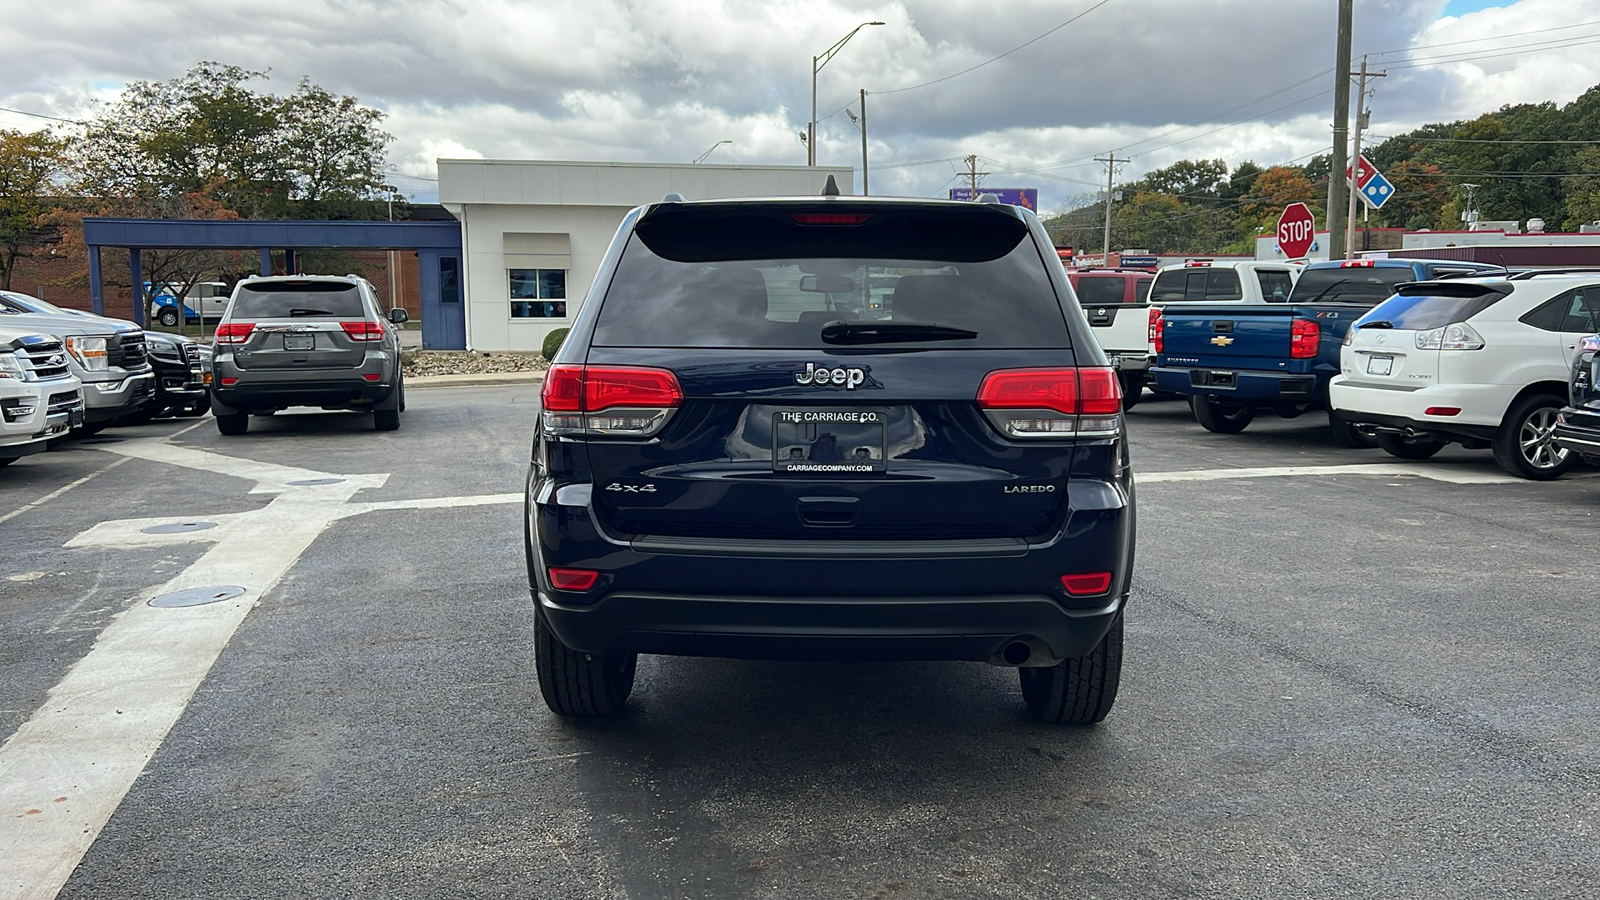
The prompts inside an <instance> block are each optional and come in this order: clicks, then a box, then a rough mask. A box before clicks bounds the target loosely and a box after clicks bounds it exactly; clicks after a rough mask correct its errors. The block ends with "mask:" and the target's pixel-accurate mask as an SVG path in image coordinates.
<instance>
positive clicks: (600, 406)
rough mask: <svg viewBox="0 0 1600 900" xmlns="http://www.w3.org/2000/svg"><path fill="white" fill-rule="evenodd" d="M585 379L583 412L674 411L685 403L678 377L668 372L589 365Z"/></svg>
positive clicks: (585, 370) (586, 368)
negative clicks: (620, 409)
mask: <svg viewBox="0 0 1600 900" xmlns="http://www.w3.org/2000/svg"><path fill="white" fill-rule="evenodd" d="M583 377H584V386H583V409H584V412H600V411H601V410H604V409H610V408H612V407H614V406H639V407H645V408H648V409H674V408H676V407H678V406H679V405H681V404H682V403H683V388H681V387H679V386H678V376H676V375H674V374H672V373H671V372H670V371H668V370H666V369H645V368H636V367H632V366H586V367H585V368H584V372H583Z"/></svg>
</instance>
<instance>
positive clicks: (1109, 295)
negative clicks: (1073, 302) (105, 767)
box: [1073, 275, 1128, 306]
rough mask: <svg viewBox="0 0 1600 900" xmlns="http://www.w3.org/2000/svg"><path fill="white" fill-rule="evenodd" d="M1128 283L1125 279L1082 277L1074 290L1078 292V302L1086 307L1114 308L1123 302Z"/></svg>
mask: <svg viewBox="0 0 1600 900" xmlns="http://www.w3.org/2000/svg"><path fill="white" fill-rule="evenodd" d="M1127 283H1128V282H1127V279H1124V278H1111V277H1107V276H1105V275H1081V276H1079V277H1078V281H1077V283H1076V284H1074V285H1073V288H1074V289H1075V290H1077V292H1078V302H1079V303H1082V304H1083V305H1084V306H1112V305H1115V304H1118V303H1121V302H1122V299H1123V296H1124V295H1125V294H1126V292H1127Z"/></svg>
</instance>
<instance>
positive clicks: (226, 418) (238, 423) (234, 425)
mask: <svg viewBox="0 0 1600 900" xmlns="http://www.w3.org/2000/svg"><path fill="white" fill-rule="evenodd" d="M249 430H250V414H249V413H242V412H238V413H228V414H226V415H218V416H217V431H218V432H220V433H222V434H229V435H233V434H244V433H245V432H247V431H249Z"/></svg>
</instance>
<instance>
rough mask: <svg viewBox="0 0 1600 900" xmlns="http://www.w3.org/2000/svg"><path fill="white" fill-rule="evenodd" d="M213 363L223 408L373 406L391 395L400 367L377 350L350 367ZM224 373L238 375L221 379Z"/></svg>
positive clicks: (217, 401) (214, 388)
mask: <svg viewBox="0 0 1600 900" xmlns="http://www.w3.org/2000/svg"><path fill="white" fill-rule="evenodd" d="M211 365H212V376H213V377H212V380H211V398H212V401H213V406H214V407H221V408H225V409H226V408H232V409H251V408H253V407H284V406H332V407H373V406H377V405H379V404H382V403H384V402H385V401H388V400H390V399H391V397H392V396H393V395H394V392H395V384H396V383H397V381H396V379H397V372H398V371H399V366H398V365H397V364H396V363H395V361H393V360H392V359H391V358H390V357H389V356H388V355H387V354H382V353H376V352H374V353H369V354H368V355H367V359H366V361H365V362H363V363H362V364H361V365H360V366H358V367H355V368H350V369H299V370H297V369H289V368H282V369H241V368H239V367H238V366H236V365H234V364H233V362H232V360H231V359H225V358H218V359H213V360H212V364H211ZM368 376H373V377H374V378H375V379H376V380H368ZM228 378H234V379H237V380H236V381H235V382H234V383H233V384H225V383H224V380H225V379H228Z"/></svg>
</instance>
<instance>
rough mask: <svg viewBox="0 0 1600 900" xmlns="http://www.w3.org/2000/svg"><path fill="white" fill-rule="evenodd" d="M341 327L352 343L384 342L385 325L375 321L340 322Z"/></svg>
mask: <svg viewBox="0 0 1600 900" xmlns="http://www.w3.org/2000/svg"><path fill="white" fill-rule="evenodd" d="M339 327H340V328H343V329H344V333H345V334H346V335H348V336H349V337H350V340H352V341H381V340H383V323H382V322H375V321H362V322H340V323H339Z"/></svg>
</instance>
